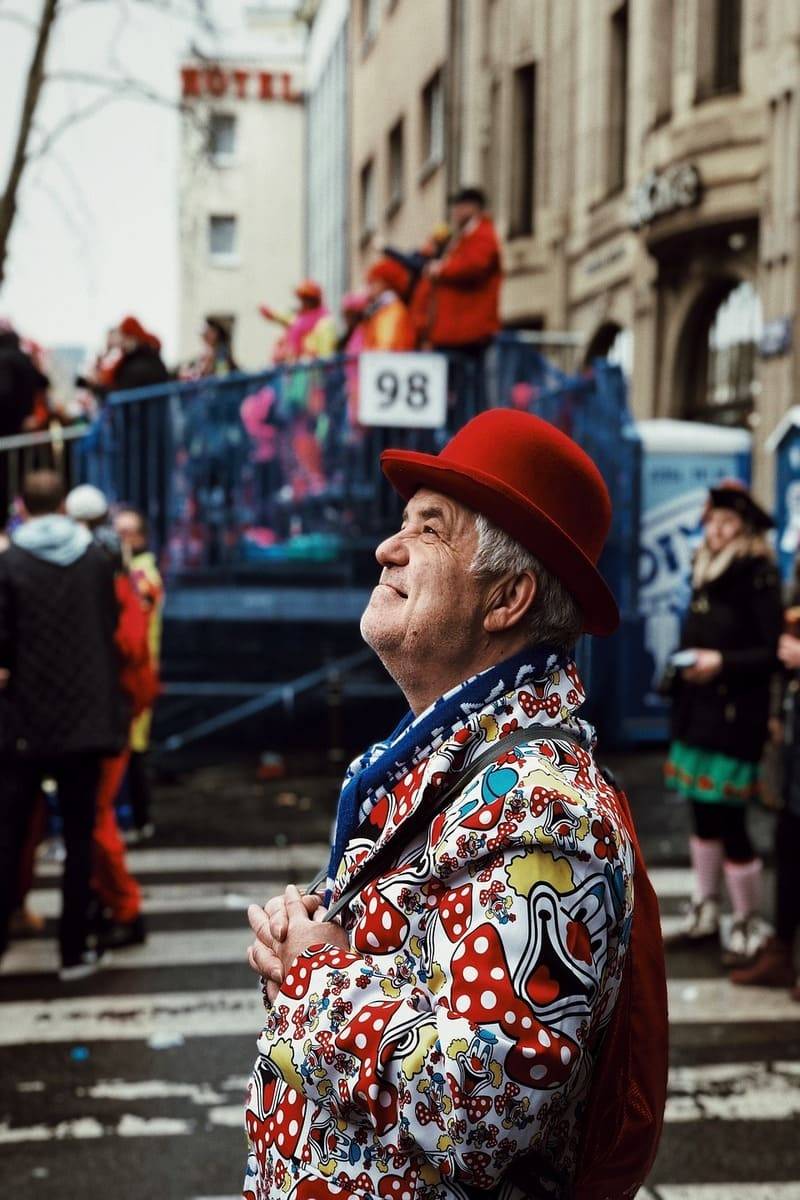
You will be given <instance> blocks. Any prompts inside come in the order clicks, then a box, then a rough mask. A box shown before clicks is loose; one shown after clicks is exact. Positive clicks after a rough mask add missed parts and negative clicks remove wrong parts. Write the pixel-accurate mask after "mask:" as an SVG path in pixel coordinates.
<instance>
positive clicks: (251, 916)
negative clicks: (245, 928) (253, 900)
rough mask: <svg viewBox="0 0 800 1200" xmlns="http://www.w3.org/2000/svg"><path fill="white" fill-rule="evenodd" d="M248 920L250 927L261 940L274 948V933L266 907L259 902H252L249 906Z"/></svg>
mask: <svg viewBox="0 0 800 1200" xmlns="http://www.w3.org/2000/svg"><path fill="white" fill-rule="evenodd" d="M247 920H248V922H249V925H250V928H251V929H252V931H253V933H254V934H255V935H256V937H257V938H258V940H259V941H260V942H263V943H264V945H265V946H268V947H269V948H270V949H271V948H272V933H271V931H270V927H269V918H268V917H267V914H266V913H265V911H264V909H263V908H261V906H260V905H258V904H250V905H248V908H247Z"/></svg>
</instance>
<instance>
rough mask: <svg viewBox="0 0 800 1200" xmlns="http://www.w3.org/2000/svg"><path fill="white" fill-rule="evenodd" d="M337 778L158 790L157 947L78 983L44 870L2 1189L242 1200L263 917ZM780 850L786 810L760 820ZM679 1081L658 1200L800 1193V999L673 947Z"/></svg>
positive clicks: (15, 1050) (307, 871)
mask: <svg viewBox="0 0 800 1200" xmlns="http://www.w3.org/2000/svg"><path fill="white" fill-rule="evenodd" d="M610 763H611V765H612V767H613V768H614V769H615V771H616V772H617V774H618V776H619V777H620V778H621V780H622V782H623V783H624V784H625V786H626V787H627V789H628V791H629V794H630V795H631V798H632V801H633V804H634V808H635V811H636V814H637V820H638V824H639V827H640V831H641V836H642V838H643V844H644V849H645V854H646V856H647V858H648V861H649V864H650V866H651V873H652V877H653V880H654V883H655V886H656V889H657V891H658V893H659V896H660V899H661V903H662V914H663V919H664V922H665V925H667V926H670V925H672V924H674V921H675V920H676V918H677V915H678V913H679V912H680V908H681V906H682V904H683V903H684V902H685V899H686V897H687V895H688V890H689V886H690V879H689V873H688V869H687V864H686V814H685V812H684V810H683V808H682V806H680V805H679V804H675V803H674V802H673V801H671V800H669V799H668V798H667V797H665V796H664V794H663V793H662V790H661V786H660V776H659V766H660V758H659V756H658V755H657V754H654V753H639V754H636V755H626V756H616V757H614V756H611V759H610ZM334 795H335V787H334V781H333V778H332V777H325V776H324V775H322V774H320V773H319V771H315V772H314V773H313V774H309V775H306V776H305V777H304V776H302V775H300V774H298V773H297V771H296V770H294V771H293V773H292V775H291V777H290V778H287V779H284V780H281V781H276V782H272V783H268V784H267V783H263V782H260V781H258V780H257V779H256V778H255V773H254V771H253V770H252V768H251V767H249V766H246V765H244V766H243V765H242V764H241V763H228V764H226V765H223V766H219V767H216V768H213V769H212V768H206V769H205V770H198V771H194V772H192V773H190V774H188V775H186V776H185V777H184V778H183V779H182V780H180V781H179V782H178V783H177V784H175V785H173V786H171V787H165V788H162V789H161V790H160V791H159V795H158V805H157V809H156V814H155V816H156V820H157V823H158V829H157V835H156V838H155V839H154V840H153V842H150V843H147V845H146V846H145V847H143V848H136V849H133V850H132V851H131V853H130V861H131V865H132V867H133V869H134V871H135V873H136V874H137V876H138V877H139V879H140V880H141V882H142V885H143V890H144V903H145V911H146V913H147V920H148V929H149V931H150V936H149V938H148V942H147V944H146V945H145V946H142V947H138V948H135V949H129V950H125V951H121V952H117V954H116V955H115V958H114V961H113V963H111V964H110V965H109V966H108V967H104V969H103V970H102V971H101V972H99V973H98V974H97V975H95V976H93V977H92V978H90V979H88V980H85V981H82V982H80V983H74V984H72V985H64V984H60V983H59V982H58V981H57V979H56V978H55V976H54V970H55V967H56V951H55V942H54V940H53V939H54V933H55V920H56V916H57V912H58V904H59V897H58V893H57V890H56V889H57V885H58V870H59V869H58V867H57V866H56V865H55V864H53V863H51V862H47V861H42V862H40V864H39V868H38V874H37V881H36V889H35V891H34V893H33V895H32V897H31V905H32V907H33V908H35V909H36V910H37V911H39V912H40V913H42V914H43V915H44V916H45V917H46V918H47V923H48V927H47V933H46V936H45V937H44V938H42V939H35V940H28V941H19V942H16V943H14V945H13V947H12V949H11V951H10V952H9V954H8V955H7V957H6V959H5V961H4V963H3V967H2V971H0V1198H3V1200H5V1198H6V1197H9V1198H10V1197H18V1196H25V1197H26V1198H31V1197H33V1198H36V1197H39V1196H41V1197H48V1198H49V1197H52V1196H56V1195H57V1196H58V1197H59V1200H78V1198H80V1200H85V1198H86V1197H90V1196H94V1195H100V1194H105V1193H106V1192H108V1193H109V1194H113V1195H114V1197H115V1200H142V1198H145V1197H147V1198H149V1197H158V1198H159V1200H229V1198H233V1197H235V1196H236V1195H237V1194H239V1185H240V1182H241V1177H242V1173H243V1163H244V1156H245V1141H244V1134H243V1132H242V1098H243V1094H244V1089H245V1085H246V1080H247V1076H248V1073H249V1068H250V1065H251V1063H252V1059H253V1056H254V1043H255V1037H256V1035H257V1032H258V1028H259V1024H260V1021H261V1018H262V1010H261V998H260V991H259V988H258V986H257V983H256V982H255V981H254V979H253V977H252V975H251V973H250V971H249V969H248V968H247V966H246V965H245V961H244V951H245V947H246V945H247V942H248V940H249V938H248V930H247V926H246V922H245V919H244V911H245V909H246V906H247V904H248V903H250V902H251V901H254V900H255V901H263V900H264V899H265V898H266V896H267V895H269V894H272V892H274V891H276V890H278V889H280V888H282V887H283V886H284V885H285V884H286V883H288V882H299V883H303V882H304V881H306V880H307V879H309V878H310V877H311V876H312V875H313V874H314V873H315V871H316V869H317V867H318V866H319V865H320V864H321V863H322V862H323V861H324V859H325V857H326V847H325V839H326V835H327V830H328V827H329V822H330V816H331V813H332V810H333V804H334ZM754 829H755V832H756V836H757V839H758V841H759V843H760V844H761V845H762V846H763V847H764V848H765V849H768V846H769V838H770V835H771V819H770V818H769V817H767V816H765V815H764V814H754ZM668 965H669V987H670V1010H671V1021H672V1050H671V1060H672V1071H671V1079H670V1097H669V1105H668V1109H667V1121H666V1127H665V1133H664V1138H663V1142H662V1147H661V1151H660V1153H659V1157H658V1161H657V1163H656V1166H655V1168H654V1171H653V1173H652V1177H651V1180H650V1182H649V1185H648V1192H647V1195H646V1200H800V1145H799V1144H798V1137H797V1128H798V1116H800V1006H797V1005H794V1004H792V1003H791V1001H790V1000H789V999H788V996H787V995H786V994H784V993H781V992H770V991H761V990H744V989H735V988H733V987H731V986H730V985H729V984H728V983H727V980H726V979H725V976H724V973H723V972H722V970H721V967H720V965H719V962H718V958H717V956H716V954H715V953H714V952H713V951H709V950H704V951H699V952H698V951H695V952H691V953H690V952H685V951H684V952H670V954H669V963H668Z"/></svg>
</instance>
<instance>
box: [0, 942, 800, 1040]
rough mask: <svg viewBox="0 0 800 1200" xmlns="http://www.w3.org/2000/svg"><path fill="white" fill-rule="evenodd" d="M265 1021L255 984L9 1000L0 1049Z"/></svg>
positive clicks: (695, 998)
mask: <svg viewBox="0 0 800 1200" xmlns="http://www.w3.org/2000/svg"><path fill="white" fill-rule="evenodd" d="M214 936H216V935H214ZM127 953H130V952H126V954H127ZM119 958H120V961H122V958H123V955H121V954H120V955H119ZM240 959H241V961H244V958H243V955H240ZM669 1003H670V1020H671V1023H672V1025H673V1026H675V1025H686V1024H700V1025H705V1024H722V1025H725V1024H734V1023H737V1022H739V1023H753V1024H758V1023H760V1022H767V1023H772V1022H776V1021H785V1022H796V1021H797V1020H798V1017H800V1009H798V1005H797V1004H796V1003H795V1002H794V1001H792V999H791V998H790V996H789V994H788V993H784V992H779V991H775V992H773V991H768V990H766V989H763V988H735V987H733V986H732V985H731V984H729V983H728V981H727V980H725V979H697V980H686V979H682V980H678V981H670V984H669ZM263 1018H264V1013H263V1008H262V1006H261V996H260V993H259V990H258V986H257V984H256V983H255V981H254V983H253V987H252V988H231V989H229V990H223V991H196V992H163V993H161V992H151V993H147V994H144V995H122V996H116V995H111V996H100V995H91V996H85V997H83V996H81V997H75V998H73V999H63V998H58V999H53V1000H43V1001H40V1000H27V1001H24V1002H16V1001H11V1002H8V1003H3V1004H0V1045H3V1046H11V1045H19V1044H21V1043H32V1042H60V1041H68V1040H71V1041H73V1042H76V1041H77V1042H91V1041H103V1040H107V1039H110V1038H127V1039H133V1038H145V1039H146V1038H150V1037H153V1036H161V1037H166V1038H170V1037H178V1038H191V1037H218V1036H227V1035H234V1034H239V1035H241V1034H253V1033H255V1032H257V1031H258V1030H259V1029H260V1028H261V1025H262V1024H263Z"/></svg>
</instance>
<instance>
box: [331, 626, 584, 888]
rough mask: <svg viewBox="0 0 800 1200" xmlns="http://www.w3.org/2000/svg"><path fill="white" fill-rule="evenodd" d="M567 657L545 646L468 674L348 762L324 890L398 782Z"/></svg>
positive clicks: (524, 651) (559, 665) (407, 716)
mask: <svg viewBox="0 0 800 1200" xmlns="http://www.w3.org/2000/svg"><path fill="white" fill-rule="evenodd" d="M568 661H569V658H568V656H567V655H563V654H562V653H561V652H560V651H557V650H555V649H554V648H553V647H551V646H537V647H534V648H528V649H526V650H522V651H520V653H519V654H515V655H513V656H512V657H511V658H506V659H504V660H503V661H502V662H500V663H498V664H497V666H495V667H489V669H488V670H486V671H481V673H480V674H479V675H472V676H471V677H470V678H469V679H465V680H464V682H463V683H460V684H459V685H458V686H457V687H454V688H452V689H451V690H450V691H449V692H445V694H444V695H443V696H440V697H439V699H438V700H436V701H435V702H434V703H433V704H431V705H430V707H429V708H427V709H426V710H425V712H423V713H420V715H419V716H418V717H415V716H414V714H413V713H412V712H410V711H409V712H407V713H406V715H405V716H404V717H403V719H402V721H401V722H400V724H399V725H398V726H397V728H396V729H394V730H393V731H392V732H391V733H390V734H389V737H388V738H386V740H385V741H382V742H376V743H375V745H374V746H370V748H369V749H368V750H367V751H366V752H365V753H364V754H362V755H361V757H360V758H357V759H356V760H355V762H353V763H352V764H351V766H350V768H349V769H348V771H347V774H346V775H345V777H344V782H343V784H342V790H341V792H340V794H339V806H338V809H337V812H336V826H335V829H334V835H333V848H332V850H331V857H330V863H329V865H328V891H329V892H330V889H331V887H332V882H333V880H334V879H335V878H336V872H337V871H338V869H339V864H340V862H341V860H342V855H343V854H344V851H345V848H346V846H347V843H348V842H349V841H350V839H351V838H352V836H353V834H354V833H355V832H356V830H357V829H358V826H359V825H360V823H361V822H362V821H364V820H365V819H366V818H367V817H368V816H369V814H370V812H371V811H372V809H373V807H374V806H375V805H376V804H377V803H378V801H379V800H380V799H381V798H382V797H383V796H385V795H386V794H387V792H390V791H391V790H392V788H393V787H394V785H395V784H396V783H397V782H398V780H400V779H402V777H403V776H404V775H405V774H407V773H408V771H409V770H411V769H412V768H413V767H415V766H416V765H417V764H418V763H419V762H421V761H422V760H423V759H425V758H428V757H429V756H430V755H431V754H432V753H433V752H434V751H435V750H437V749H438V748H439V746H441V745H442V743H443V742H446V741H449V740H450V739H451V738H452V737H454V736H455V734H456V733H458V731H459V730H460V729H463V728H464V727H465V726H466V725H467V724H468V722H469V719H470V717H471V716H472V715H473V714H475V713H478V712H480V711H481V710H482V709H484V708H486V706H487V705H488V704H489V703H491V701H492V700H495V699H498V698H499V697H501V696H505V695H507V694H508V692H510V691H513V690H514V689H515V688H518V687H520V686H521V685H522V684H523V683H525V681H526V680H529V679H540V678H542V677H543V676H547V675H550V674H552V673H553V671H557V670H560V669H562V668H563V667H564V665H565V664H566V663H567V662H568Z"/></svg>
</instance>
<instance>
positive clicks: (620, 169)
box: [608, 0, 628, 193]
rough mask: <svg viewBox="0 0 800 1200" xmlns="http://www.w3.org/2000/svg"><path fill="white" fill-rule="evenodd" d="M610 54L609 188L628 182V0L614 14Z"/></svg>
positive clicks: (615, 188) (615, 190)
mask: <svg viewBox="0 0 800 1200" xmlns="http://www.w3.org/2000/svg"><path fill="white" fill-rule="evenodd" d="M610 49H611V54H610V62H609V66H610V76H609V77H610V83H611V92H610V96H609V111H608V135H609V138H608V191H609V193H613V192H619V191H621V190H622V188H624V186H625V158H626V156H627V152H628V3H627V0H624V3H622V4H620V6H619V8H618V9H617V10H616V12H615V13H614V14H613V15H612V17H611V47H610Z"/></svg>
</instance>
